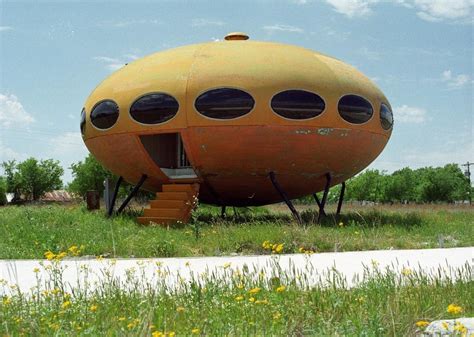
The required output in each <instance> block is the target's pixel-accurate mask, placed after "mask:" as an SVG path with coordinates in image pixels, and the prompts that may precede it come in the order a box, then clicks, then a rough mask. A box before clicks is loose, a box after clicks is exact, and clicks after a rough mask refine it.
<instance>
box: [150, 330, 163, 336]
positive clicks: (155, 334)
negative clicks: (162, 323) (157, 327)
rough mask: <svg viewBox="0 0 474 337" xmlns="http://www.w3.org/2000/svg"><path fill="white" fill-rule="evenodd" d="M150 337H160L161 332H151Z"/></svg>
mask: <svg viewBox="0 0 474 337" xmlns="http://www.w3.org/2000/svg"><path fill="white" fill-rule="evenodd" d="M151 336H152V337H162V336H164V334H163V333H162V332H161V331H153V332H152V334H151Z"/></svg>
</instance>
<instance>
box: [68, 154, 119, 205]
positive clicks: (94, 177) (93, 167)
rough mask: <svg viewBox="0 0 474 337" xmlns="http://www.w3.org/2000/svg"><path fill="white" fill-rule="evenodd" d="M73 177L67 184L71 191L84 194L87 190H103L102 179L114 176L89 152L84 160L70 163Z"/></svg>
mask: <svg viewBox="0 0 474 337" xmlns="http://www.w3.org/2000/svg"><path fill="white" fill-rule="evenodd" d="M71 170H72V175H73V177H74V179H73V180H72V182H71V183H70V184H69V186H68V189H69V190H70V191H71V192H74V193H77V194H79V195H82V196H84V195H85V194H86V192H87V191H91V190H94V191H99V192H100V193H102V192H103V191H104V180H105V179H106V178H114V175H113V174H112V173H111V172H110V171H108V170H106V169H105V168H104V167H103V166H102V165H101V164H100V163H99V162H98V161H97V159H95V157H94V156H93V155H91V154H89V155H88V156H87V157H86V158H85V159H84V161H80V162H77V163H73V164H72V165H71Z"/></svg>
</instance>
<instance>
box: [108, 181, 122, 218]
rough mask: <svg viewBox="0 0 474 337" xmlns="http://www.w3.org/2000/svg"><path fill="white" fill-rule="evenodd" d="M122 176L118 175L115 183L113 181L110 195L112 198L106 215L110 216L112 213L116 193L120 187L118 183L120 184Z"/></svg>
mask: <svg viewBox="0 0 474 337" xmlns="http://www.w3.org/2000/svg"><path fill="white" fill-rule="evenodd" d="M122 181H123V178H122V177H121V176H120V177H119V178H118V180H117V183H115V189H114V194H113V195H112V199H111V200H110V204H109V205H108V206H109V210H108V212H107V216H109V217H110V216H112V214H113V213H114V207H115V200H117V194H118V191H119V188H120V184H122Z"/></svg>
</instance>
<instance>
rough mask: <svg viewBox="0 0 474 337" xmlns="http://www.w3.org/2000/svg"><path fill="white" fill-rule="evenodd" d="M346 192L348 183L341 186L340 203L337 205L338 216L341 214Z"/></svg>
mask: <svg viewBox="0 0 474 337" xmlns="http://www.w3.org/2000/svg"><path fill="white" fill-rule="evenodd" d="M345 191H346V182H345V181H343V182H342V184H341V193H340V194H339V202H338V203H337V211H336V215H339V214H340V213H341V207H342V201H343V200H344V192H345Z"/></svg>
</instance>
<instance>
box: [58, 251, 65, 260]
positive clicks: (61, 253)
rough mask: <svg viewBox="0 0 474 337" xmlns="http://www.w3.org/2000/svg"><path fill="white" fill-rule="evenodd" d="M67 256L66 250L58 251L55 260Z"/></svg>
mask: <svg viewBox="0 0 474 337" xmlns="http://www.w3.org/2000/svg"><path fill="white" fill-rule="evenodd" d="M66 256H67V253H66V252H60V253H59V254H58V255H56V257H55V260H62V259H63V258H65V257H66Z"/></svg>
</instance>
